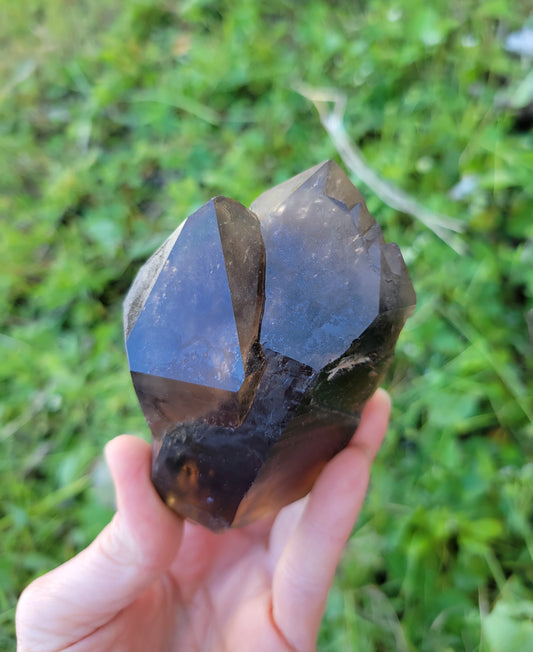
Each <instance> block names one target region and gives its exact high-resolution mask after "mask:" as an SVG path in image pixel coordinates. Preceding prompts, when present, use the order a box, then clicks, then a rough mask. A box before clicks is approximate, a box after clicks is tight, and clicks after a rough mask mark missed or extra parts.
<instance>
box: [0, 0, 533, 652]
mask: <svg viewBox="0 0 533 652" xmlns="http://www.w3.org/2000/svg"><path fill="white" fill-rule="evenodd" d="M530 9H531V6H530V3H529V2H527V1H526V0H515V1H513V2H511V0H486V1H484V2H477V1H474V0H448V1H447V2H444V1H442V0H438V1H437V2H434V3H421V2H418V1H417V0H405V2H401V3H400V2H398V3H393V2H389V1H386V0H368V1H367V2H363V1H362V0H360V1H353V0H352V1H350V0H331V1H329V2H326V1H325V0H309V1H308V2H305V3H303V2H297V1H295V2H288V1H286V0H271V1H270V2H269V3H260V2H257V1H256V0H241V1H240V2H232V1H231V0H226V1H221V2H215V1H212V0H185V1H183V2H177V1H174V0H151V1H148V0H127V1H126V2H119V1H118V0H109V1H107V2H105V3H103V2H96V1H91V0H85V1H80V2H66V1H65V0H46V1H45V0H21V2H7V0H4V2H3V3H2V9H1V13H2V20H1V21H0V23H1V24H0V44H1V52H2V57H1V58H0V152H1V156H0V225H1V231H0V261H1V262H2V270H1V272H0V360H1V363H0V396H1V399H0V446H1V450H2V455H1V456H0V472H1V478H2V481H1V483H0V553H1V554H0V649H1V650H10V649H13V647H14V629H13V617H14V609H15V604H16V600H17V596H18V594H19V593H20V591H21V590H22V588H23V587H24V586H25V585H26V584H27V583H28V582H29V581H30V580H31V579H32V578H33V577H35V576H37V575H39V574H41V573H43V572H44V571H46V570H48V569H50V568H52V567H54V566H56V565H57V564H59V563H61V562H62V561H64V560H66V559H67V558H69V557H70V556H72V555H73V554H75V553H76V552H77V551H78V550H80V549H81V548H82V547H84V546H86V545H87V544H88V543H89V542H90V541H91V540H92V538H93V537H94V536H95V535H96V533H97V532H98V531H99V530H100V529H101V528H102V527H103V525H104V524H105V523H106V522H107V520H108V519H109V518H110V515H111V513H112V500H111V492H110V488H109V486H108V483H107V480H106V475H105V472H104V469H103V462H102V459H101V451H102V447H103V445H104V444H105V442H106V441H108V440H109V439H111V438H112V437H113V436H115V435H117V434H120V433H121V432H133V433H136V434H140V435H141V436H143V437H146V438H147V437H148V429H147V426H146V424H145V422H144V420H143V417H142V414H141V411H140V409H139V407H138V404H137V401H136V398H135V395H134V392H133V389H132V386H131V382H130V378H129V374H128V369H127V362H126V357H125V353H124V347H123V342H122V317H121V309H122V306H121V302H122V300H123V298H124V296H125V293H126V292H127V289H128V287H129V285H130V283H131V281H132V279H133V277H134V276H135V273H136V271H137V269H138V268H139V266H140V265H141V264H142V263H143V262H144V260H145V259H146V258H147V257H148V256H149V255H150V253H152V251H153V250H154V249H155V248H156V247H157V246H158V245H159V244H160V243H161V242H162V241H163V240H164V239H165V238H166V236H167V235H168V234H169V233H170V232H171V231H172V230H174V228H175V227H176V226H177V224H179V222H180V221H181V220H182V219H183V218H185V217H186V216H187V215H188V214H190V213H191V212H192V211H193V210H195V209H196V208H198V207H199V206H200V205H201V204H203V203H204V202H205V201H207V200H208V199H209V198H210V197H212V196H214V195H217V194H225V195H227V196H230V197H233V198H235V199H237V200H239V201H240V202H242V203H244V204H245V205H249V203H250V202H251V200H252V199H253V198H255V197H256V196H257V195H258V194H259V193H260V192H262V191H263V190H265V189H266V188H267V187H269V186H271V185H273V184H274V183H277V182H280V181H282V180H284V179H285V178H287V177H289V176H292V175H294V174H296V173H297V172H299V171H301V170H304V169H306V168H309V167H311V166H312V165H314V164H316V163H318V162H319V161H321V160H324V159H326V158H333V159H335V160H337V161H339V162H340V163H341V164H342V157H341V155H344V152H343V150H342V147H341V145H342V143H343V142H344V143H346V142H349V143H351V146H352V147H355V148H357V149H356V152H360V153H361V156H362V157H363V159H364V165H363V168H362V172H363V174H361V168H357V169H356V168H354V166H353V165H352V166H349V167H346V166H345V169H347V171H348V172H349V173H350V174H351V177H352V180H353V181H354V183H356V185H357V186H358V187H359V188H360V190H361V191H362V192H363V194H364V195H365V196H366V198H367V203H368V206H369V209H370V211H371V212H372V213H373V215H374V216H375V217H376V219H377V220H378V222H379V223H380V224H381V225H382V228H383V230H384V234H385V237H386V239H387V240H388V241H395V242H397V243H398V244H399V245H400V247H401V249H402V251H403V253H404V257H405V259H406V262H407V264H408V266H409V269H410V272H411V276H412V278H413V282H414V285H415V288H416V290H417V294H418V307H417V311H416V313H415V315H414V316H413V317H412V318H411V319H410V320H409V322H408V325H407V327H406V329H405V331H404V332H403V333H402V335H401V337H400V341H399V344H398V349H397V356H396V359H395V362H394V365H393V367H392V369H391V370H390V373H389V376H388V378H387V382H386V387H387V389H388V390H389V391H390V392H391V394H392V397H393V401H394V410H393V417H392V423H391V427H390V431H389V434H388V438H387V440H386V443H385V445H384V448H383V450H382V452H381V454H380V456H379V458H378V460H377V462H376V465H375V468H374V473H373V477H372V483H371V489H370V492H369V495H368V499H367V502H366V504H365V507H364V510H363V513H362V515H361V517H360V519H359V521H358V524H357V527H356V529H355V531H354V533H353V536H352V538H351V540H350V542H349V545H348V547H347V549H346V553H345V556H344V561H343V564H342V566H341V568H340V570H339V573H338V576H337V578H336V581H335V585H334V587H333V589H332V591H331V594H330V599H329V602H328V607H327V612H326V617H325V619H324V622H323V626H322V629H321V632H320V639H319V647H320V649H322V650H327V651H339V652H346V650H361V651H364V652H370V651H375V652H381V651H384V650H398V651H400V652H404V651H417V652H418V651H420V652H434V651H435V650H438V651H439V652H441V651H446V650H454V651H455V650H465V651H468V652H477V651H480V652H506V651H509V652H518V651H519V650H526V649H533V616H532V614H533V559H532V555H533V525H532V523H533V425H532V419H533V399H532V397H533V380H532V373H531V372H532V367H533V365H532V362H531V359H532V354H533V346H532V343H531V340H530V336H529V334H528V327H527V321H526V313H527V311H528V310H531V309H532V308H533V131H532V126H533V77H532V72H531V71H532V68H533V65H532V64H533V58H532V57H530V58H529V59H528V58H527V56H526V55H524V54H520V53H517V52H516V51H513V50H516V47H515V45H516V42H517V37H516V36H515V37H512V38H509V35H512V34H513V33H515V32H519V31H520V30H522V29H523V28H524V26H525V25H526V21H527V20H528V15H529V12H530ZM530 20H531V19H530ZM530 24H531V25H532V26H533V24H532V23H530ZM530 47H531V46H530ZM317 89H327V90H326V91H325V95H326V96H328V97H331V95H332V92H334V93H335V94H336V97H340V98H342V99H345V101H346V104H345V109H344V113H342V114H339V116H338V117H340V118H342V122H339V121H337V123H333V122H331V120H329V122H328V116H329V118H331V115H330V114H329V113H328V111H329V109H330V108H331V107H329V106H326V105H325V104H323V103H319V108H320V109H321V110H322V118H323V120H324V122H325V124H326V126H329V127H330V132H329V133H328V131H327V130H326V129H325V128H324V126H323V125H322V124H321V119H320V115H319V113H318V112H317V110H316V107H315V106H314V103H313V101H312V100H311V99H309V98H310V97H311V98H314V99H315V100H316V98H317V97H324V92H322V95H320V94H319V93H318V90H317ZM339 138H340V141H339ZM343 139H344V140H343ZM348 163H350V161H348ZM369 170H370V171H373V172H374V173H375V174H377V175H378V176H379V178H380V179H381V180H383V181H386V182H388V183H389V184H392V185H394V186H395V187H396V188H398V189H400V190H401V192H403V193H405V194H406V195H408V196H409V197H410V198H412V199H414V200H417V201H418V202H419V203H420V204H421V205H422V206H424V207H425V208H426V209H427V210H428V211H432V212H434V213H441V214H445V215H447V216H449V217H451V218H453V219H454V220H456V223H457V224H458V225H459V227H460V231H461V232H460V233H453V232H452V231H448V230H444V231H441V232H439V234H436V233H435V232H434V231H435V229H434V228H428V226H427V225H425V224H424V223H423V222H422V221H421V220H420V219H418V218H417V217H414V216H413V215H412V214H410V213H409V212H408V211H406V212H402V210H397V209H395V208H393V207H392V206H391V205H390V202H389V201H384V200H383V197H381V198H380V196H378V194H377V193H376V188H375V187H374V184H373V183H372V181H371V180H369V178H368V171H369ZM365 174H366V176H365ZM359 176H361V177H363V178H359ZM363 179H364V180H363ZM437 230H438V229H437ZM439 235H440V236H442V237H439ZM443 238H444V239H443ZM532 330H533V326H532Z"/></svg>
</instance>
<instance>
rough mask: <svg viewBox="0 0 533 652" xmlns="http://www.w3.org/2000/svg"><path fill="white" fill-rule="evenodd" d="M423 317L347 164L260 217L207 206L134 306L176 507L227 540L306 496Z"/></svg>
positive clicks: (293, 185)
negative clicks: (405, 335)
mask: <svg viewBox="0 0 533 652" xmlns="http://www.w3.org/2000/svg"><path fill="white" fill-rule="evenodd" d="M414 305H415V294H414V291H413V288H412V285H411V282H410V279H409V275H408V273H407V270H406V267H405V264H404V261H403V258H402V256H401V253H400V251H399V249H398V247H397V246H396V245H394V244H385V242H384V240H383V236H382V233H381V230H380V228H379V227H378V226H377V224H376V223H375V221H374V220H373V218H372V217H371V216H370V214H369V213H368V211H367V209H366V205H365V203H364V200H363V197H362V196H361V195H360V193H359V192H358V191H357V189H356V188H355V187H354V186H353V185H352V184H351V182H350V181H349V179H348V178H347V177H346V175H345V174H344V173H343V172H342V170H341V169H340V168H339V166H338V165H337V164H336V163H334V162H332V161H327V162H325V163H322V164H320V165H317V166H316V167H314V168H311V169H310V170H307V171H306V172H303V173H301V174H299V175H298V176H296V177H294V178H292V179H289V180H288V181H285V182H284V183H282V184H280V185H279V186H276V187H274V188H272V189H271V190H268V191H267V192H265V193H264V194H263V195H261V196H260V197H259V198H258V199H257V200H256V201H255V202H254V203H253V204H252V206H251V210H248V209H246V208H245V207H244V206H242V205H241V204H239V203H238V202H235V201H233V200H231V199H227V198H224V197H217V198H215V199H214V200H211V201H210V202H208V203H207V204H206V205H205V206H203V207H202V208H200V209H199V210H198V211H197V212H196V213H194V214H193V215H191V216H190V217H189V218H188V219H187V221H186V222H185V223H184V225H183V226H182V227H180V228H178V229H177V230H176V232H175V233H174V234H172V236H171V237H170V238H169V239H168V240H167V241H166V243H165V244H164V245H163V246H162V247H161V248H160V249H159V250H158V251H157V252H156V253H155V254H154V256H152V258H151V259H150V260H149V261H148V262H147V263H146V265H145V266H144V267H143V268H142V269H141V271H140V272H139V274H138V276H137V278H136V280H135V282H134V284H133V286H132V288H131V290H130V292H129V294H128V296H127V298H126V302H125V311H124V324H125V325H124V329H125V337H126V348H127V352H128V359H129V363H130V369H131V372H132V378H133V383H134V387H135V390H136V392H137V395H138V397H139V401H140V403H141V407H142V409H143V412H144V414H145V417H146V419H147V422H148V425H149V426H150V429H151V431H152V435H153V463H152V479H153V482H154V484H155V486H156V488H157V489H158V491H159V493H160V494H161V496H162V497H163V499H164V500H165V501H166V502H167V504H168V505H169V506H171V507H172V508H173V509H174V510H175V511H177V512H178V513H180V514H181V515H183V516H185V517H188V518H191V519H193V520H196V521H198V522H200V523H202V524H204V525H206V526H207V527H210V528H211V529H213V530H219V529H223V528H226V527H240V526H243V525H246V524H247V523H250V522H251V521H253V520H256V519H258V518H261V517H263V516H267V515H269V514H272V513H275V512H276V511H278V510H279V509H280V508H281V507H283V506H284V505H286V504H288V503H289V502H292V501H293V500H296V499H298V498H300V497H302V496H303V495H305V494H306V493H307V492H308V491H309V490H310V488H311V487H312V485H313V482H314V481H315V479H316V477H317V476H318V474H319V473H320V470H321V469H322V468H323V466H324V465H325V464H326V462H327V461H328V460H329V459H331V458H332V457H333V456H334V455H335V454H336V453H337V452H339V451H340V450H341V449H342V448H343V447H344V446H345V445H346V444H347V443H348V441H349V440H350V437H351V435H352V434H353V432H354V430H355V429H356V427H357V425H358V423H359V418H360V413H361V410H362V408H363V406H364V404H365V402H366V401H367V400H368V398H369V397H370V396H371V394H372V393H373V392H374V390H375V388H376V387H377V386H378V384H379V383H380V381H381V380H382V378H383V375H384V373H385V371H386V369H387V367H388V364H389V363H390V361H391V359H392V356H393V353H394V346H395V343H396V340H397V338H398V335H399V333H400V331H401V329H402V327H403V325H404V323H405V320H406V319H407V317H408V316H409V315H410V314H411V312H412V311H413V309H414Z"/></svg>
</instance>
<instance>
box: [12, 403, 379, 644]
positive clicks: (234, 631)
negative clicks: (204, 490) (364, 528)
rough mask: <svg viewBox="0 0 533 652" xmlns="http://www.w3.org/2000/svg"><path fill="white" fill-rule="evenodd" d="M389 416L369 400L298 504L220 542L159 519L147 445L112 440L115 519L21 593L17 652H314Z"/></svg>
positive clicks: (168, 516)
mask: <svg viewBox="0 0 533 652" xmlns="http://www.w3.org/2000/svg"><path fill="white" fill-rule="evenodd" d="M389 411H390V400H389V397H388V395H387V394H386V392H384V391H383V390H378V391H377V392H376V394H375V395H374V397H373V398H372V399H371V400H370V401H369V403H368V404H367V406H366V407H365V409H364V412H363V415H362V419H361V424H360V426H359V428H358V429H357V432H356V433H355V435H354V437H353V438H352V441H351V443H350V444H349V446H348V447H347V448H346V449H344V450H343V451H341V452H340V453H339V454H338V455H336V456H335V457H334V458H333V459H332V460H331V461H330V462H329V463H328V464H327V466H326V467H325V468H324V470H323V471H322V473H321V475H320V476H319V478H318V480H317V482H316V483H315V485H314V487H313V489H312V491H311V493H310V494H309V495H308V496H306V497H305V498H303V499H302V500H299V501H297V502H295V503H293V504H292V505H289V506H288V507H286V508H285V509H283V510H282V511H281V512H280V513H279V514H278V515H277V517H275V518H272V519H268V520H265V521H261V522H257V523H253V524H251V525H249V526H248V527H245V528H243V529H241V530H229V531H226V532H224V533H223V534H215V533H213V532H210V531H209V530H207V529H205V528H203V527H202V526H200V525H195V524H193V523H190V522H184V521H183V520H182V519H180V518H179V517H178V516H177V515H176V514H174V513H173V512H172V511H171V510H170V509H168V508H167V507H166V506H165V505H164V503H163V502H162V500H161V499H160V498H159V496H158V495H157V493H156V491H155V489H154V487H153V485H152V483H151V481H150V446H149V445H148V444H147V443H146V442H144V441H142V440H141V439H138V438H136V437H132V436H130V435H122V436H120V437H117V438H116V439H114V440H113V441H111V442H110V443H109V444H108V445H107V447H106V457H107V461H108V464H109V467H110V469H111V473H112V476H113V480H114V483H115V487H116V493H117V507H118V511H117V513H116V514H115V516H114V518H113V520H112V521H111V523H110V524H109V525H108V526H107V527H106V528H104V530H103V531H102V532H101V533H100V535H99V536H98V537H97V538H96V539H95V541H93V543H92V544H91V545H90V546H89V547H88V548H86V549H85V550H83V551H82V552H81V553H80V554H79V555H77V556H76V557H74V558H73V559H71V560H70V561H68V562H67V563H65V564H63V565H62V566H60V567H58V568H56V569H54V570H53V571H51V572H50V573H47V574H46V575H44V576H42V577H40V578H38V579H37V580H35V581H34V582H33V583H32V584H30V586H29V587H28V588H27V589H26V590H25V591H24V592H23V594H22V596H21V598H20V600H19V604H18V607H17V636H18V650H19V652H30V651H31V652H48V651H52V650H54V651H58V650H69V651H70V652H74V651H75V652H83V651H88V650H91V651H96V652H119V651H124V652H133V651H135V650H139V651H140V652H155V651H157V650H161V651H162V652H171V651H178V650H185V651H188V652H189V651H192V650H228V651H231V652H239V651H242V650H245V651H246V650H254V651H257V652H260V651H261V650H265V651H267V652H276V651H278V650H291V651H295V650H300V651H303V652H309V651H310V650H313V649H314V648H315V644H316V638H317V634H318V629H319V626H320V621H321V618H322V615H323V613H324V609H325V605H326V599H327V594H328V590H329V588H330V586H331V583H332V580H333V576H334V573H335V569H336V567H337V564H338V562H339V559H340V556H341V553H342V550H343V547H344V544H345V543H346V540H347V539H348V537H349V535H350V533H351V531H352V528H353V525H354V523H355V519H356V517H357V514H358V513H359V510H360V507H361V504H362V502H363V498H364V495H365V492H366V488H367V485H368V479H369V471H370V464H371V461H372V459H373V458H374V456H375V455H376V453H377V451H378V449H379V447H380V445H381V442H382V440H383V437H384V435H385V431H386V428H387V422H388V417H389Z"/></svg>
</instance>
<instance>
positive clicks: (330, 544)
mask: <svg viewBox="0 0 533 652" xmlns="http://www.w3.org/2000/svg"><path fill="white" fill-rule="evenodd" d="M389 412H390V399H389V396H388V394H387V393H386V392H384V391H383V390H378V391H377V392H376V394H375V395H374V397H373V398H372V399H371V400H370V401H369V403H368V404H367V406H366V407H365V409H364V411H363V415H362V418H361V424H360V426H359V428H358V429H357V432H356V434H355V435H354V437H353V439H352V441H351V443H350V445H349V446H348V447H347V448H345V449H344V450H343V451H341V452H340V453H339V454H338V455H336V456H335V457H334V458H333V460H331V462H329V464H328V465H327V466H326V467H325V469H324V470H323V472H322V473H321V475H320V477H319V478H318V480H317V482H316V483H315V486H314V487H313V490H312V491H311V493H310V495H309V497H308V501H307V504H306V505H305V509H304V512H303V514H302V517H301V519H300V521H299V523H298V525H297V526H296V528H295V530H294V533H293V534H292V537H291V539H290V540H289V542H288V544H287V546H286V548H285V550H284V552H283V553H282V556H281V558H280V560H279V563H278V566H277V569H276V571H275V574H274V581H273V617H274V621H275V622H276V624H277V626H278V627H279V629H280V630H281V632H283V634H284V636H285V637H286V639H287V640H288V641H289V643H290V644H291V645H292V646H293V647H294V649H295V650H312V649H314V647H315V643H316V637H317V634H318V628H319V626H320V621H321V618H322V615H323V613H324V609H325V605H326V599H327V594H328V591H329V588H330V586H331V582H332V581H333V576H334V574H335V569H336V567H337V565H338V563H339V560H340V557H341V554H342V550H343V548H344V545H345V543H346V541H347V539H348V537H349V536H350V533H351V531H352V528H353V526H354V523H355V520H356V518H357V515H358V513H359V510H360V508H361V504H362V502H363V499H364V496H365V493H366V489H367V486H368V480H369V473H370V463H371V461H372V459H373V458H374V456H375V455H376V453H377V451H378V450H379V447H380V445H381V442H382V441H383V437H384V436H385V432H386V429H387V423H388V418H389Z"/></svg>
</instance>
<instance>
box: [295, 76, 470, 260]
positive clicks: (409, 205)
mask: <svg viewBox="0 0 533 652" xmlns="http://www.w3.org/2000/svg"><path fill="white" fill-rule="evenodd" d="M295 90H296V91H297V92H298V93H299V94H300V95H302V96H303V97H305V98H307V99H308V100H310V101H311V102H313V104H314V105H315V107H316V109H317V111H318V115H319V116H320V121H321V123H322V125H323V127H324V129H325V130H326V131H327V133H328V135H329V137H330V138H331V140H332V142H333V144H334V145H335V148H336V149H337V151H338V153H339V155H340V157H341V159H342V160H343V162H344V164H345V165H346V167H347V168H349V169H350V170H351V172H352V173H353V174H354V175H355V176H356V177H358V178H359V179H360V180H361V181H362V182H363V183H364V184H366V185H367V186H368V187H369V188H370V189H371V190H372V191H373V192H374V193H375V194H376V195H377V196H378V197H379V198H380V199H381V201H383V202H384V203H385V204H388V205H389V206H390V207H391V208H394V209H395V210H397V211H401V212H402V213H407V214H408V215H412V216H413V217H416V218H417V219H418V220H420V221H421V222H422V224H424V225H425V226H427V228H428V229H431V231H433V233H435V235H436V236H437V237H439V238H440V239H441V240H443V241H444V242H445V243H446V244H447V245H448V246H449V247H451V248H452V249H453V250H454V251H456V252H457V253H458V254H462V253H464V252H465V251H466V247H465V244H464V242H463V241H462V240H460V239H459V238H458V237H457V236H456V235H454V233H461V232H462V231H463V230H464V225H463V224H462V223H461V222H460V221H459V220H456V219H453V218H451V217H448V216H447V215H443V214H440V213H434V212H433V211H430V210H429V209H427V208H426V207H425V206H423V205H422V204H420V202H418V201H417V200H416V199H413V197H410V196H409V195H408V194H407V193H405V192H403V190H400V189H399V188H397V187H396V186H394V185H393V184H391V183H389V182H388V181H385V180H384V179H382V178H381V177H379V176H378V175H377V174H376V172H375V171H374V170H373V169H372V168H371V167H369V166H368V164H367V163H366V161H365V159H364V156H363V154H362V152H361V150H360V149H359V148H358V147H357V146H356V145H355V144H353V143H352V142H350V139H349V137H348V134H347V133H346V129H345V127H344V122H343V120H344V110H345V107H346V96H345V95H344V93H340V92H339V91H337V90H335V89H329V88H328V89H324V88H320V89H319V88H311V87H309V86H306V85H304V84H299V85H298V86H296V87H295Z"/></svg>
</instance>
